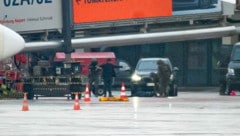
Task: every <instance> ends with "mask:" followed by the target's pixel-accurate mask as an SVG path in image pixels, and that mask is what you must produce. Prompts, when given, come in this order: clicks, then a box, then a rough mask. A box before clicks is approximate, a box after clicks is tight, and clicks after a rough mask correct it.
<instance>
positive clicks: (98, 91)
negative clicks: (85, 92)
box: [95, 88, 104, 96]
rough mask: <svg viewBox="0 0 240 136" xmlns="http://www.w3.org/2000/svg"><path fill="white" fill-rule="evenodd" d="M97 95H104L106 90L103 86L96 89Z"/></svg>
mask: <svg viewBox="0 0 240 136" xmlns="http://www.w3.org/2000/svg"><path fill="white" fill-rule="evenodd" d="M95 93H96V95H98V96H103V94H104V90H103V89H102V88H98V89H97V91H95Z"/></svg>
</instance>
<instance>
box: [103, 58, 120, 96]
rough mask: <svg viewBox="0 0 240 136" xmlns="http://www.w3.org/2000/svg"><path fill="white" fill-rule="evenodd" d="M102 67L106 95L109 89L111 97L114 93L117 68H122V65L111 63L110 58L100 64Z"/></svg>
mask: <svg viewBox="0 0 240 136" xmlns="http://www.w3.org/2000/svg"><path fill="white" fill-rule="evenodd" d="M100 67H101V68H102V78H103V82H104V97H106V96H107V91H108V94H109V97H113V95H112V83H113V78H114V77H116V73H115V68H122V66H117V65H114V64H112V63H111V59H110V58H108V59H107V62H106V63H105V64H103V65H101V66H100Z"/></svg>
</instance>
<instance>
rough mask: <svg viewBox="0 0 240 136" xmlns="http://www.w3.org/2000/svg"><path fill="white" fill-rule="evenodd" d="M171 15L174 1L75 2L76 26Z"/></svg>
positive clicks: (96, 0)
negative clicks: (78, 24)
mask: <svg viewBox="0 0 240 136" xmlns="http://www.w3.org/2000/svg"><path fill="white" fill-rule="evenodd" d="M171 15H172V0H73V22H74V23H75V24H77V23H92V22H102V21H116V20H125V19H138V18H153V17H162V16H171Z"/></svg>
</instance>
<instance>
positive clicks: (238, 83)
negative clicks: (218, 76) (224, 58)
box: [220, 43, 240, 95]
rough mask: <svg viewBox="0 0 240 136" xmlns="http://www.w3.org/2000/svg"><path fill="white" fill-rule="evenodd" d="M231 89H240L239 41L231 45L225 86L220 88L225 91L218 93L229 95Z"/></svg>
mask: <svg viewBox="0 0 240 136" xmlns="http://www.w3.org/2000/svg"><path fill="white" fill-rule="evenodd" d="M232 90H236V91H239V90H240V43H238V44H236V45H234V46H233V49H232V53H231V58H230V62H229V64H228V70H227V74H226V86H225V89H221V90H220V91H225V92H223V93H221V92H220V94H228V95H229V94H230V92H231V91H232Z"/></svg>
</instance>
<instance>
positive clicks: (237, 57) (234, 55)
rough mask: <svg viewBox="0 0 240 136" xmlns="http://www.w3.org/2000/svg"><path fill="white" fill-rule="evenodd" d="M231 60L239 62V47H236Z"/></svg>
mask: <svg viewBox="0 0 240 136" xmlns="http://www.w3.org/2000/svg"><path fill="white" fill-rule="evenodd" d="M232 60H233V61H234V60H237V61H240V47H236V48H235V49H234V51H233V55H232Z"/></svg>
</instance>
